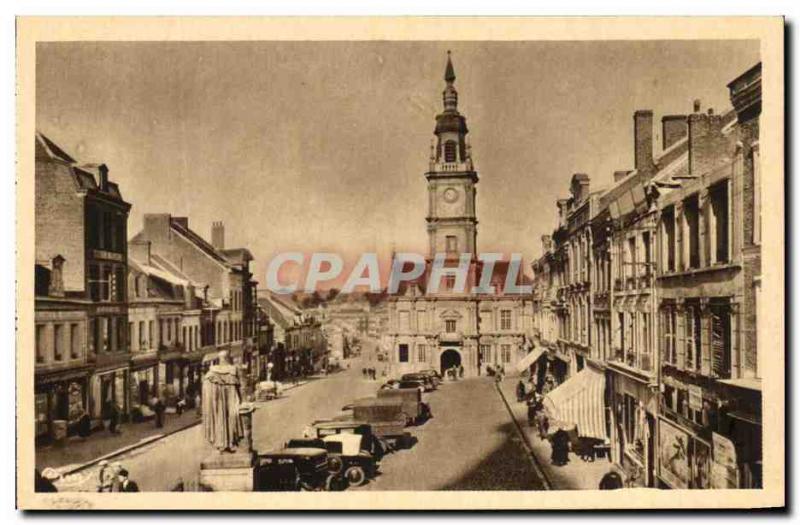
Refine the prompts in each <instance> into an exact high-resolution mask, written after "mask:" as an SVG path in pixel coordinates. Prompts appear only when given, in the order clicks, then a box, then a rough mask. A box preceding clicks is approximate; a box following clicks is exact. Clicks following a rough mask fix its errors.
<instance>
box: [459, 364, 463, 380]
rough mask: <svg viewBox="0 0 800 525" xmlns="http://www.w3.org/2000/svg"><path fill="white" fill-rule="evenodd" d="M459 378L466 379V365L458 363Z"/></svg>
mask: <svg viewBox="0 0 800 525" xmlns="http://www.w3.org/2000/svg"><path fill="white" fill-rule="evenodd" d="M458 378H459V379H464V365H458Z"/></svg>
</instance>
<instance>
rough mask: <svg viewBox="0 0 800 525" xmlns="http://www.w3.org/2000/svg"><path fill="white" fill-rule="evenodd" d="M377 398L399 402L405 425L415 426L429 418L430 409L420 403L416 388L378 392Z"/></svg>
mask: <svg viewBox="0 0 800 525" xmlns="http://www.w3.org/2000/svg"><path fill="white" fill-rule="evenodd" d="M401 384H402V383H401ZM378 398H379V399H397V400H399V401H400V403H401V411H402V413H403V418H404V420H405V422H406V425H415V424H418V423H421V422H423V421H425V420H427V419H429V418H430V417H431V410H430V407H429V406H428V404H427V403H424V402H423V401H422V392H420V391H419V389H418V388H398V389H394V390H379V391H378Z"/></svg>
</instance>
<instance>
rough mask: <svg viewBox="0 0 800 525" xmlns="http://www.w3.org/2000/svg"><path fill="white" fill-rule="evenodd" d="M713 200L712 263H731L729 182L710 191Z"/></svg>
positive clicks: (711, 226)
mask: <svg viewBox="0 0 800 525" xmlns="http://www.w3.org/2000/svg"><path fill="white" fill-rule="evenodd" d="M708 193H709V198H710V200H711V214H710V215H711V216H710V217H709V218H710V219H711V224H710V225H709V234H710V237H711V238H710V239H709V244H710V248H711V257H712V259H711V260H712V263H714V262H716V263H726V262H728V261H729V259H730V257H729V255H728V254H729V250H728V244H729V242H728V181H727V180H726V181H724V182H721V183H719V184H717V185H716V186H714V187H712V188H711V189H710V190H709V192H708Z"/></svg>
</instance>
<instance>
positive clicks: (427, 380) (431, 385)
mask: <svg viewBox="0 0 800 525" xmlns="http://www.w3.org/2000/svg"><path fill="white" fill-rule="evenodd" d="M409 381H422V383H423V388H424V389H425V392H432V391H433V390H436V383H435V382H434V380H433V378H431V377H430V376H429V375H426V374H420V373H416V374H403V376H402V377H401V378H400V383H404V382H406V383H407V382H409Z"/></svg>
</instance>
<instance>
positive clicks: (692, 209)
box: [683, 195, 700, 269]
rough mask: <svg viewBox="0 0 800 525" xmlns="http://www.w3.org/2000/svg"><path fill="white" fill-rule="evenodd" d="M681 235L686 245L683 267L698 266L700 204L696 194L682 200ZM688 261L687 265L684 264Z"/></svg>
mask: <svg viewBox="0 0 800 525" xmlns="http://www.w3.org/2000/svg"><path fill="white" fill-rule="evenodd" d="M683 220H684V232H685V235H684V237H683V240H684V243H685V244H686V247H685V248H684V253H686V256H687V258H686V259H684V269H690V268H700V205H699V201H698V196H697V195H692V196H691V197H689V198H687V199H686V200H685V201H683ZM686 262H688V266H686V264H685V263H686Z"/></svg>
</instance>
